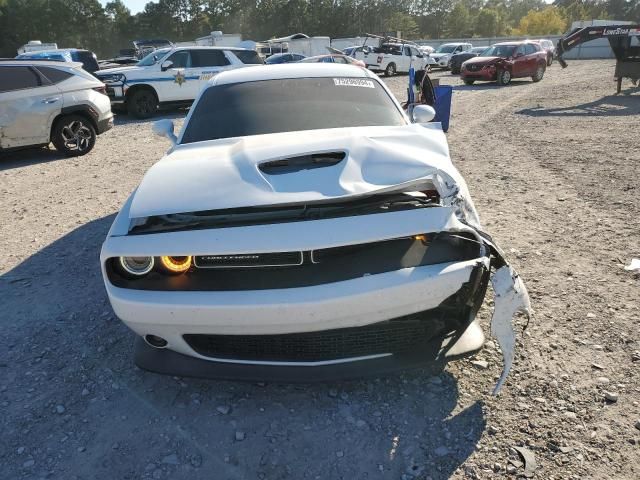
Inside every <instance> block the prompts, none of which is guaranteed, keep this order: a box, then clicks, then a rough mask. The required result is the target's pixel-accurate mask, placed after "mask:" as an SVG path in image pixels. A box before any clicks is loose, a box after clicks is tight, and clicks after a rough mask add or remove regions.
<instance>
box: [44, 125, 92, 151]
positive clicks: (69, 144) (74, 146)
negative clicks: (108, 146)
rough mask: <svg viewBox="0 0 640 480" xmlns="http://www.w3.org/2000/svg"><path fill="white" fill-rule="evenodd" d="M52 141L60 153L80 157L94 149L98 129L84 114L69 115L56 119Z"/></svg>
mask: <svg viewBox="0 0 640 480" xmlns="http://www.w3.org/2000/svg"><path fill="white" fill-rule="evenodd" d="M51 141H52V142H53V145H54V146H55V147H56V150H58V151H59V152H60V153H63V154H64V155H66V156H67V157H79V156H80V155H85V154H87V153H89V152H90V151H91V150H92V149H93V146H94V145H95V144H96V129H95V128H94V127H93V125H92V124H91V122H90V121H89V120H88V119H87V118H86V117H83V116H82V115H67V116H64V117H62V118H59V119H58V120H56V123H55V125H54V126H53V130H52V132H51Z"/></svg>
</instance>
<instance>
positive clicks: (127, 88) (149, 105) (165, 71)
mask: <svg viewBox="0 0 640 480" xmlns="http://www.w3.org/2000/svg"><path fill="white" fill-rule="evenodd" d="M263 63H264V62H263V61H262V58H260V56H259V55H258V53H257V52H256V51H255V50H247V49H244V48H228V47H173V48H161V49H158V50H155V51H154V52H151V53H150V54H149V55H147V56H146V57H145V58H143V59H142V60H140V62H138V63H137V64H136V65H134V66H130V67H121V68H108V69H106V70H100V71H99V72H96V76H97V77H98V78H99V79H100V80H102V81H103V82H104V83H105V84H106V85H107V94H108V95H109V97H110V98H111V103H112V105H113V106H114V109H115V107H126V109H127V110H128V112H129V114H130V115H133V116H134V117H137V118H148V117H150V116H152V115H153V114H154V113H155V112H156V110H157V109H158V106H159V105H163V106H164V105H185V104H190V103H191V102H193V100H194V99H195V98H196V97H197V96H198V93H199V92H200V89H201V88H202V87H203V86H204V85H205V84H206V83H207V81H208V80H209V79H210V78H211V77H213V76H214V75H216V74H218V73H219V72H221V71H223V70H231V69H234V68H240V67H246V66H249V65H256V64H260V65H261V64H263Z"/></svg>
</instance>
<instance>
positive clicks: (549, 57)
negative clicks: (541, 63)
mask: <svg viewBox="0 0 640 480" xmlns="http://www.w3.org/2000/svg"><path fill="white" fill-rule="evenodd" d="M552 63H553V55H548V56H547V67H550V66H551V64H552Z"/></svg>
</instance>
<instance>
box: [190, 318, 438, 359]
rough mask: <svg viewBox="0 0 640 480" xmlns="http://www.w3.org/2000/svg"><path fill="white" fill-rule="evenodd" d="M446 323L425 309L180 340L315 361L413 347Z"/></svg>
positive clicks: (220, 351) (230, 352) (237, 354)
mask: <svg viewBox="0 0 640 480" xmlns="http://www.w3.org/2000/svg"><path fill="white" fill-rule="evenodd" d="M444 328H445V322H444V321H443V320H442V319H439V318H438V317H437V316H435V317H434V316H432V315H429V314H428V313H425V312H423V313H418V314H414V315H409V316H406V317H401V318H397V319H394V320H390V321H386V322H380V323H376V324H373V325H367V326H364V327H356V328H341V329H336V330H324V331H320V332H308V333H290V334H281V335H184V339H185V341H186V342H187V343H188V344H189V346H190V347H191V348H193V349H194V350H195V351H196V352H197V353H199V354H200V355H203V356H207V357H213V358H221V359H235V360H254V361H274V362H318V361H329V360H339V359H344V358H352V357H362V356H368V355H376V354H383V353H395V354H400V353H407V352H411V351H415V350H416V349H419V348H420V347H421V346H422V345H424V344H426V343H427V342H428V341H429V340H430V339H432V338H433V337H435V336H436V335H439V334H441V333H443V330H444Z"/></svg>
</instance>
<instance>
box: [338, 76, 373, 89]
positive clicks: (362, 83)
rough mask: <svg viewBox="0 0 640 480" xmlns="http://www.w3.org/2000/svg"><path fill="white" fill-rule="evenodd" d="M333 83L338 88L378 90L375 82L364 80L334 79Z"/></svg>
mask: <svg viewBox="0 0 640 480" xmlns="http://www.w3.org/2000/svg"><path fill="white" fill-rule="evenodd" d="M333 83H335V84H336V87H363V88H376V87H375V85H374V84H373V80H366V79H364V78H334V79H333Z"/></svg>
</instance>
